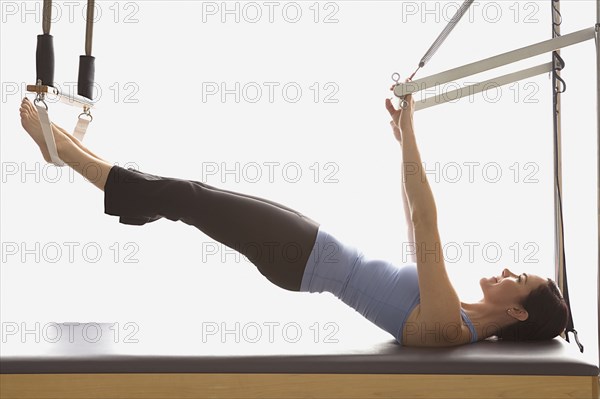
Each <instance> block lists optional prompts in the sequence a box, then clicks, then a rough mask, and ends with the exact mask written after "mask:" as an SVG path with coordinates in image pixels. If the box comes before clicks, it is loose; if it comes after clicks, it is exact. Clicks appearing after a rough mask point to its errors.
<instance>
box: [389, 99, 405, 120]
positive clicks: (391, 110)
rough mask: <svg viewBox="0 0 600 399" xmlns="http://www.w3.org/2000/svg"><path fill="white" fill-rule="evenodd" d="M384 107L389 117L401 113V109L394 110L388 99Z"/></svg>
mask: <svg viewBox="0 0 600 399" xmlns="http://www.w3.org/2000/svg"><path fill="white" fill-rule="evenodd" d="M385 107H386V108H387V110H388V112H389V113H390V115H391V116H396V114H397V113H398V112H399V113H402V109H396V108H395V107H394V104H392V100H390V99H389V98H386V99H385Z"/></svg>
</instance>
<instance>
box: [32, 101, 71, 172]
mask: <svg viewBox="0 0 600 399" xmlns="http://www.w3.org/2000/svg"><path fill="white" fill-rule="evenodd" d="M35 106H36V107H37V110H38V115H39V117H40V124H41V125H42V132H43V133H44V140H45V141H46V147H48V153H49V154H50V158H51V159H52V163H53V164H54V165H56V166H65V163H64V162H63V161H62V159H60V158H59V157H58V151H57V150H56V142H55V141H54V135H53V134H52V127H51V126H50V118H49V117H48V111H47V110H46V107H42V106H40V105H37V104H36V105H35Z"/></svg>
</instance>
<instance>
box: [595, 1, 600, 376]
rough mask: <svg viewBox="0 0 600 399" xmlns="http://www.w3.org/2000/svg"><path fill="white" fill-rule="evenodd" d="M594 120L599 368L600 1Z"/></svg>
mask: <svg viewBox="0 0 600 399" xmlns="http://www.w3.org/2000/svg"><path fill="white" fill-rule="evenodd" d="M596 92H597V93H596V96H597V103H596V118H597V129H598V131H597V139H596V140H597V141H596V173H597V181H596V195H597V199H596V202H597V208H598V209H597V213H598V215H597V217H598V230H597V231H598V237H597V238H598V240H597V241H596V242H597V245H598V271H597V279H598V282H597V296H598V308H597V309H598V357H599V359H598V360H599V362H598V365H599V366H600V0H596Z"/></svg>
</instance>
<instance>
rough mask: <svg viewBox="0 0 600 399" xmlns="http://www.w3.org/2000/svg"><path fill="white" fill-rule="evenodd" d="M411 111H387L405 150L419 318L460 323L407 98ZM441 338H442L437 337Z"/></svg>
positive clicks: (457, 301)
mask: <svg viewBox="0 0 600 399" xmlns="http://www.w3.org/2000/svg"><path fill="white" fill-rule="evenodd" d="M405 100H406V101H407V102H408V104H409V105H408V107H407V109H405V110H397V111H396V110H395V109H394V107H393V105H392V103H391V101H390V100H389V99H388V100H386V107H387V108H388V111H390V114H391V115H392V118H393V121H392V123H395V124H396V126H397V127H398V130H397V131H396V130H395V131H394V135H397V134H398V133H399V136H400V137H396V138H397V139H399V140H398V142H399V143H400V145H401V147H402V165H403V168H402V174H403V179H404V188H405V190H406V196H407V198H408V206H409V208H410V218H411V220H412V222H413V225H414V228H413V230H414V236H415V244H416V253H417V256H416V259H417V261H416V263H417V268H418V272H419V289H420V294H421V304H420V310H421V314H420V318H421V321H423V322H427V323H429V322H431V323H442V324H444V323H458V325H460V323H461V319H460V318H461V316H460V300H459V298H458V294H457V293H456V291H455V289H454V287H453V286H452V283H451V282H450V279H449V277H448V274H447V272H446V267H445V264H444V258H443V253H442V245H441V239H440V236H439V230H438V226H437V209H436V205H435V199H434V197H433V193H432V191H431V187H430V185H429V182H428V180H427V176H426V174H425V171H424V168H423V166H422V162H421V156H420V154H419V149H418V147H417V141H416V138H415V133H414V123H413V117H414V101H413V99H412V96H411V95H408V96H406V98H405ZM438 338H439V337H438Z"/></svg>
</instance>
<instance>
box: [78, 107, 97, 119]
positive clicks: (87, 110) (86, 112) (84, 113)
mask: <svg viewBox="0 0 600 399" xmlns="http://www.w3.org/2000/svg"><path fill="white" fill-rule="evenodd" d="M82 115H85V116H89V117H90V123H91V122H92V121H93V120H94V117H93V116H92V113H91V112H90V109H89V108H88V107H83V112H82V113H80V114H79V116H78V118H79V119H81V116H82Z"/></svg>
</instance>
